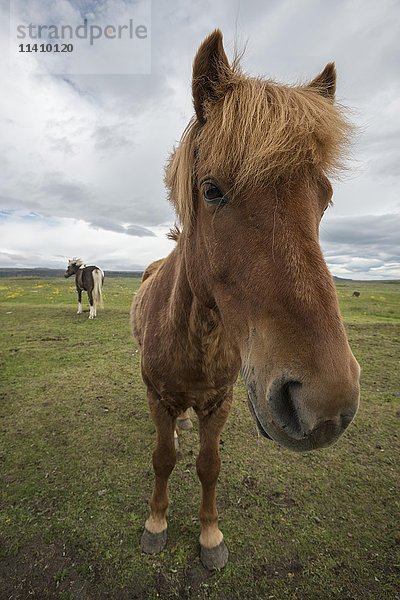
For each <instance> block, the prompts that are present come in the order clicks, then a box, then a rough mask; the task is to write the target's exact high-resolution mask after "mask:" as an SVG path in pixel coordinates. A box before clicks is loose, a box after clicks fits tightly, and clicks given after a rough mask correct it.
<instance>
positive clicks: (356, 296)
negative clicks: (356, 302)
mask: <svg viewBox="0 0 400 600" xmlns="http://www.w3.org/2000/svg"><path fill="white" fill-rule="evenodd" d="M352 296H353V297H354V298H359V297H360V292H353V293H352Z"/></svg>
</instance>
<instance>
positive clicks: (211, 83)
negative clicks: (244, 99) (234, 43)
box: [192, 29, 229, 123]
mask: <svg viewBox="0 0 400 600" xmlns="http://www.w3.org/2000/svg"><path fill="white" fill-rule="evenodd" d="M228 69H229V61H228V59H227V56H226V54H225V51H224V46H223V44H222V33H221V31H220V30H219V29H215V31H213V32H212V33H211V34H210V35H209V36H208V37H206V39H205V40H204V41H203V43H202V44H201V46H200V48H199V49H198V51H197V54H196V57H195V59H194V63H193V81H192V92H193V104H194V109H195V111H196V115H197V118H198V120H199V122H200V123H204V122H205V121H206V114H205V113H206V111H205V105H206V104H207V103H208V102H210V101H211V102H216V101H217V100H219V98H220V97H221V96H222V95H223V93H224V84H225V83H226V80H227V72H228Z"/></svg>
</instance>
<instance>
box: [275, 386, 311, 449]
mask: <svg viewBox="0 0 400 600" xmlns="http://www.w3.org/2000/svg"><path fill="white" fill-rule="evenodd" d="M300 387H301V383H300V382H299V381H285V380H281V381H280V382H275V384H274V386H273V389H272V390H271V394H270V398H269V400H270V403H271V409H272V413H273V415H274V418H275V419H276V421H277V423H278V424H279V425H280V427H282V429H283V430H285V431H286V433H287V434H288V435H290V437H293V438H295V439H301V438H303V437H305V435H306V432H305V431H304V428H303V426H302V424H301V421H300V418H299V413H298V407H297V402H296V394H297V392H298V389H299V388H300Z"/></svg>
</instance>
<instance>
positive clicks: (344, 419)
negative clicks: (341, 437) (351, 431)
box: [340, 412, 355, 430]
mask: <svg viewBox="0 0 400 600" xmlns="http://www.w3.org/2000/svg"><path fill="white" fill-rule="evenodd" d="M354 415H355V412H352V413H344V414H342V415H340V424H341V426H342V428H343V430H344V429H346V427H348V426H349V425H350V423H351V422H352V420H353V418H354Z"/></svg>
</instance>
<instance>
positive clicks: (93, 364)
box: [0, 278, 400, 600]
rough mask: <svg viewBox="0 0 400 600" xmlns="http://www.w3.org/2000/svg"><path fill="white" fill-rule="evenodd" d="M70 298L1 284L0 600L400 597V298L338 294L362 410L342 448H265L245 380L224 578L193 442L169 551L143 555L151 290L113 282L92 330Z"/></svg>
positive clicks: (178, 481) (173, 509)
mask: <svg viewBox="0 0 400 600" xmlns="http://www.w3.org/2000/svg"><path fill="white" fill-rule="evenodd" d="M71 283H72V282H71V281H69V280H55V279H41V280H38V279H28V278H27V279H22V278H16V279H1V280H0V300H1V304H0V318H1V323H0V326H1V329H0V331H1V408H0V415H1V442H0V465H1V470H0V485H1V500H0V544H1V550H0V598H1V600H3V599H6V598H7V599H8V598H12V599H26V598H37V599H40V600H45V599H49V598H55V599H56V598H60V599H64V600H67V599H83V600H88V599H90V600H103V599H105V598H107V599H111V598H115V599H130V598H132V599H134V598H137V599H143V598H146V599H147V598H148V599H150V600H151V599H153V598H165V599H168V598H215V599H226V600H230V599H234V598H246V599H247V598H248V599H250V598H251V599H253V598H260V599H261V598H262V599H278V600H280V599H282V600H283V599H284V600H286V599H299V600H314V599H321V600H322V599H323V600H327V599H338V600H339V599H340V600H355V599H357V600H358V599H360V600H361V599H362V600H368V599H376V600H384V599H391V600H392V599H398V598H400V591H399V589H400V588H399V583H400V571H399V566H400V557H399V551H400V496H399V491H400V490H399V479H400V474H399V450H400V368H399V367H400V364H399V361H400V353H399V347H400V346H399V338H400V284H382V283H357V284H355V283H339V284H338V292H339V297H340V303H341V307H342V311H343V315H344V318H345V322H346V328H347V331H348V335H349V339H350V342H351V345H352V348H353V351H354V354H355V355H356V357H357V359H358V360H359V362H360V364H361V366H362V404H361V407H360V410H359V413H358V416H357V417H356V420H355V422H354V424H352V425H351V426H350V427H349V430H348V432H347V433H346V435H345V436H344V437H343V438H342V439H341V440H340V441H339V442H338V444H337V445H336V446H334V447H333V448H330V449H327V450H323V451H319V452H316V453H310V454H305V455H297V454H292V453H290V452H289V451H287V450H284V449H281V448H279V447H278V446H276V445H275V444H273V443H272V442H268V441H267V440H260V439H259V438H258V437H257V435H256V433H255V426H254V424H253V422H252V419H251V417H250V415H249V413H248V410H247V405H246V401H245V392H244V388H243V385H242V383H241V382H238V384H237V386H236V391H235V402H234V407H233V410H232V415H231V417H230V419H229V421H228V424H227V427H226V429H225V432H224V434H223V438H222V472H221V476H220V482H219V488H218V499H219V509H220V515H221V529H222V530H223V532H224V536H225V540H226V542H227V545H228V547H229V550H230V562H229V564H228V566H227V567H226V568H225V569H224V570H223V571H221V572H217V573H213V574H210V573H208V572H206V571H205V570H204V569H203V567H202V566H201V564H200V562H199V559H198V535H199V524H198V519H197V514H198V509H199V493H200V489H199V488H200V486H199V483H198V480H197V476H196V471H195V458H196V452H197V450H198V445H199V441H198V434H197V429H196V427H195V428H194V429H193V430H192V431H188V432H184V433H183V434H182V435H181V438H180V439H181V457H180V460H179V462H178V464H177V467H176V469H175V471H174V473H173V475H172V477H171V485H170V492H171V493H170V496H171V505H170V518H169V540H168V544H167V548H166V550H165V551H164V552H163V553H162V554H161V555H160V556H157V557H150V556H142V555H141V553H140V549H139V539H140V535H141V532H142V527H143V523H144V520H145V517H146V515H147V510H148V509H147V500H148V497H149V494H150V491H151V486H152V479H153V477H152V469H151V452H152V448H153V444H154V427H153V425H152V423H151V421H150V419H149V417H148V411H147V405H146V401H145V396H144V387H143V385H142V382H141V379H140V369H139V355H138V353H137V351H136V350H135V347H134V344H133V342H132V340H131V337H130V331H129V320H128V312H129V305H130V301H131V297H132V294H133V292H134V290H135V289H136V288H137V286H138V280H136V279H132V280H130V279H108V280H107V279H106V286H105V307H106V308H105V309H104V310H103V311H101V312H99V316H98V318H97V319H96V320H91V321H90V320H88V319H87V316H88V313H87V312H85V313H84V314H82V315H80V316H79V315H76V314H75V313H76V295H75V294H74V293H73V286H72V285H71ZM354 289H357V290H359V291H360V292H361V296H360V298H352V297H351V293H352V291H353V290H354ZM195 425H196V424H195Z"/></svg>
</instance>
